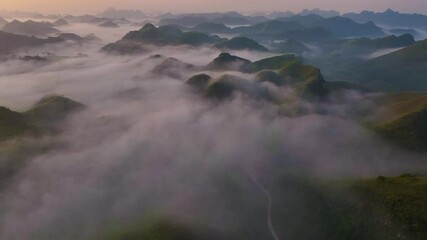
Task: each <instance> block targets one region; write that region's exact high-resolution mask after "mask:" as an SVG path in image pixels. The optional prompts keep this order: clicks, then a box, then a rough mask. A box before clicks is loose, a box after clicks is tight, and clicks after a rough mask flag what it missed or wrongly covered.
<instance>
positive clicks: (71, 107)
mask: <svg viewBox="0 0 427 240" xmlns="http://www.w3.org/2000/svg"><path fill="white" fill-rule="evenodd" d="M84 108H85V106H84V105H83V104H81V103H79V102H76V101H73V100H71V99H69V98H66V97H63V96H58V95H51V96H46V97H44V98H42V99H40V100H39V101H38V102H37V103H36V104H34V105H33V106H32V107H31V108H30V109H29V110H27V111H26V112H24V113H23V114H24V115H25V116H26V117H27V118H28V119H29V121H31V122H32V123H34V124H36V125H38V126H43V127H49V126H53V125H55V124H56V123H58V122H61V121H63V120H64V119H65V118H66V117H67V116H68V115H69V114H71V113H74V112H76V111H79V110H82V109H84Z"/></svg>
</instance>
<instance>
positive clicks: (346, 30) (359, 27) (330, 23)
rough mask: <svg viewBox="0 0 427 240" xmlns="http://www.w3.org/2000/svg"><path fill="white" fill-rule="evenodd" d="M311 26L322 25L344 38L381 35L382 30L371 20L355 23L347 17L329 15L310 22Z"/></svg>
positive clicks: (382, 33)
mask: <svg viewBox="0 0 427 240" xmlns="http://www.w3.org/2000/svg"><path fill="white" fill-rule="evenodd" d="M312 26H313V27H322V28H325V29H327V30H329V31H331V32H332V34H333V35H334V36H336V37H340V38H346V37H355V36H359V37H360V36H366V37H375V36H383V35H384V32H383V31H382V29H381V28H379V27H378V26H376V25H375V24H374V23H373V22H367V23H357V22H355V21H353V20H351V19H349V18H344V17H331V18H325V19H322V20H320V21H317V22H315V23H313V24H312Z"/></svg>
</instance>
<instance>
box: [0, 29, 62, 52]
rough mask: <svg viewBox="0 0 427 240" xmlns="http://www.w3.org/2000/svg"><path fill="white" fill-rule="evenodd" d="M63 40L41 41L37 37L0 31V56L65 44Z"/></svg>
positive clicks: (48, 39)
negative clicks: (45, 45)
mask: <svg viewBox="0 0 427 240" xmlns="http://www.w3.org/2000/svg"><path fill="white" fill-rule="evenodd" d="M63 41H64V39H62V38H53V37H52V38H47V39H41V38H36V37H27V36H22V35H17V34H13V33H8V32H3V31H0V54H8V53H11V52H13V51H15V50H18V49H22V48H31V47H37V46H41V45H44V44H51V43H59V42H63Z"/></svg>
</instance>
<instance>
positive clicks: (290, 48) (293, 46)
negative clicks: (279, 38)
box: [271, 38, 311, 55]
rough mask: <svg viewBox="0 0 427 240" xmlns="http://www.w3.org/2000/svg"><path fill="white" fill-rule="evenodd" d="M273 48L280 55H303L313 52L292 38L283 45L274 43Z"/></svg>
mask: <svg viewBox="0 0 427 240" xmlns="http://www.w3.org/2000/svg"><path fill="white" fill-rule="evenodd" d="M271 48H272V49H273V51H274V52H278V53H295V54H299V55H301V54H303V53H309V52H311V49H310V48H309V47H307V46H306V45H305V44H304V43H302V42H300V41H297V40H295V39H292V38H291V39H288V40H286V41H284V42H281V43H274V44H272V46H271Z"/></svg>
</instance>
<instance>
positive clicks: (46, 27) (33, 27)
mask: <svg viewBox="0 0 427 240" xmlns="http://www.w3.org/2000/svg"><path fill="white" fill-rule="evenodd" d="M3 31H5V32H10V33H15V34H20V35H26V36H38V37H45V36H48V35H50V34H53V33H58V32H59V30H58V29H56V28H55V27H54V25H53V24H51V23H48V22H35V21H32V20H28V21H25V22H20V21H18V20H13V21H12V22H10V23H7V24H6V25H5V26H4V27H3Z"/></svg>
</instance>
